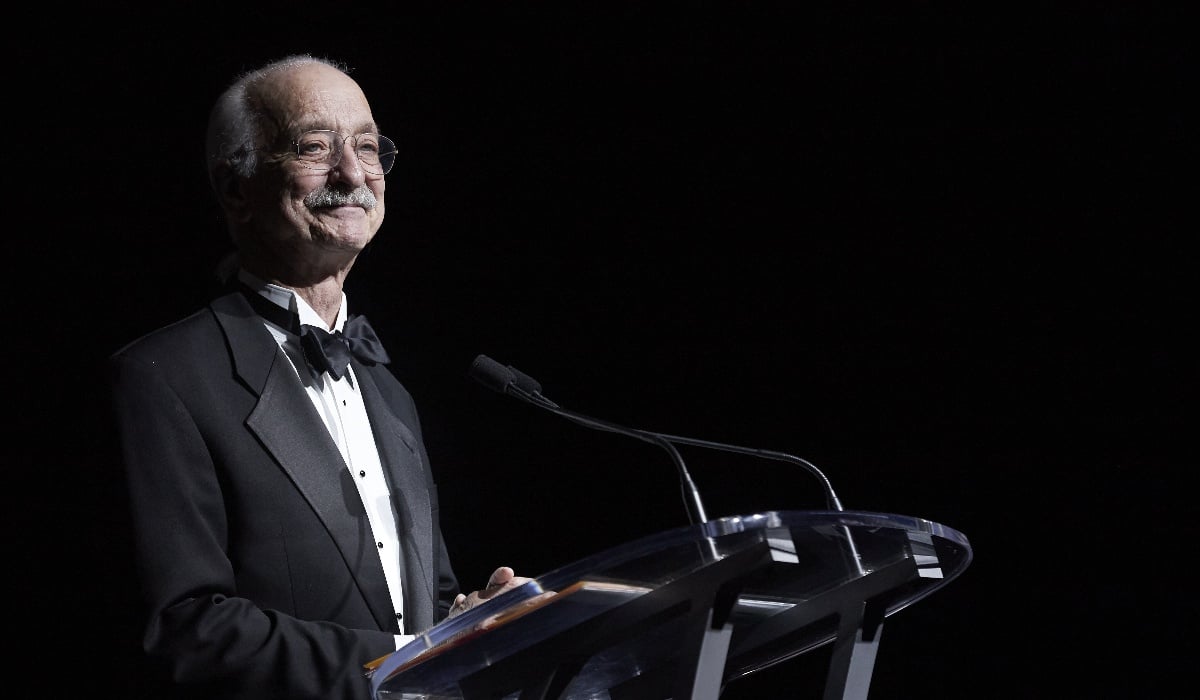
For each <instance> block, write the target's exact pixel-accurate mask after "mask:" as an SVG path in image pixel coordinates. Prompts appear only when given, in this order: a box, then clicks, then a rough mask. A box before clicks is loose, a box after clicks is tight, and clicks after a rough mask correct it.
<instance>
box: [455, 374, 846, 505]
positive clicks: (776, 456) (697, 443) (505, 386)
mask: <svg viewBox="0 0 1200 700" xmlns="http://www.w3.org/2000/svg"><path fill="white" fill-rule="evenodd" d="M471 376H473V377H474V378H475V379H476V380H478V381H479V382H480V383H482V384H483V385H484V386H487V387H488V388H490V389H492V390H494V391H499V392H500V393H502V394H509V395H511V396H515V397H516V398H519V399H521V400H523V401H526V402H528V403H531V404H533V405H535V406H539V407H541V408H545V409H547V410H550V411H553V412H555V413H559V414H560V415H565V416H566V417H567V418H570V419H571V420H575V421H576V422H579V423H582V424H583V425H589V426H590V427H597V428H601V429H605V430H613V432H623V433H625V434H627V435H633V437H637V438H639V439H643V440H647V441H650V442H655V443H656V444H659V445H662V444H663V443H666V444H667V445H668V446H672V447H670V449H669V450H668V451H669V452H671V453H672V456H673V457H674V458H675V460H676V464H677V465H678V466H679V468H680V471H681V474H682V476H683V477H684V479H685V485H687V484H690V483H691V477H690V476H688V475H687V471H686V468H685V467H684V466H683V461H682V458H681V457H678V456H677V455H678V451H677V450H675V449H674V447H673V445H674V444H680V445H691V446H693V447H702V448H705V449H712V450H721V451H724V452H732V453H736V454H742V455H748V456H752V457H760V458H763V459H773V460H778V461H782V462H788V463H791V464H796V465H799V466H801V467H803V468H804V469H805V470H807V471H808V472H809V473H811V474H812V475H813V476H815V477H816V478H817V480H818V481H820V482H821V486H822V487H823V489H824V491H825V500H826V503H827V504H828V505H829V508H830V510H836V511H844V510H845V509H844V508H843V507H842V502H841V499H839V498H838V496H837V493H835V492H834V490H833V484H832V483H831V482H830V481H829V477H827V476H825V474H824V472H822V471H821V470H820V469H818V468H817V466H816V465H815V464H813V463H812V462H810V461H808V460H806V459H803V458H801V457H797V456H795V455H790V454H787V453H785V452H775V451H773V450H763V449H758V448H754V447H742V446H740V445H729V444H725V443H720V442H712V441H709V440H699V439H696V438H689V437H683V436H679V435H668V434H666V433H655V432H650V431H645V430H633V429H630V428H620V427H618V426H613V425H611V424H607V423H606V424H603V426H602V425H597V424H598V423H600V421H596V420H595V419H590V418H586V417H584V416H579V415H578V414H570V415H568V413H569V412H567V411H564V410H563V409H562V408H560V407H559V406H558V404H556V403H554V402H553V401H551V400H550V399H548V398H546V397H545V396H542V393H541V392H542V385H541V384H539V383H538V382H537V380H535V379H533V377H530V376H529V375H527V374H525V373H524V372H521V371H520V370H518V369H516V368H515V367H512V366H511V365H509V366H504V365H501V364H500V363H498V362H496V361H495V360H492V359H491V358H489V357H487V356H485V355H480V356H479V357H477V358H475V362H474V363H473V364H472V365H471ZM585 421H586V422H585ZM660 441H661V442H660ZM691 488H692V489H694V488H695V486H694V485H692V486H691ZM694 498H695V500H696V502H697V504H698V503H699V495H696V496H694ZM701 512H702V511H701Z"/></svg>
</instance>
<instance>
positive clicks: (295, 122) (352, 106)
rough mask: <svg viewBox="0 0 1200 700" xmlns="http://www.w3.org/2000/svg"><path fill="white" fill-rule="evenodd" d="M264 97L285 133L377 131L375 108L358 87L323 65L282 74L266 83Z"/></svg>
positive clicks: (288, 70)
mask: <svg viewBox="0 0 1200 700" xmlns="http://www.w3.org/2000/svg"><path fill="white" fill-rule="evenodd" d="M261 96H262V100H263V107H264V108H265V109H266V111H267V112H269V113H271V114H273V115H274V117H275V122H276V123H277V124H278V125H279V127H280V129H281V131H283V132H285V133H287V132H292V133H294V132H296V131H303V130H306V129H315V128H321V129H333V130H335V131H342V132H358V131H362V130H364V129H367V130H370V129H373V127H374V119H373V118H372V116H371V106H370V104H368V102H367V97H366V95H364V94H363V91H362V89H361V88H360V87H359V86H358V83H356V82H354V80H353V79H351V78H350V77H349V76H347V75H346V74H345V73H342V72H341V71H339V70H336V69H334V68H331V67H329V66H326V65H323V64H319V63H314V64H303V65H300V66H293V67H290V68H287V69H284V70H281V71H280V72H279V73H278V74H277V75H273V76H271V77H270V78H268V79H267V80H265V81H264V83H263V85H262V90H261Z"/></svg>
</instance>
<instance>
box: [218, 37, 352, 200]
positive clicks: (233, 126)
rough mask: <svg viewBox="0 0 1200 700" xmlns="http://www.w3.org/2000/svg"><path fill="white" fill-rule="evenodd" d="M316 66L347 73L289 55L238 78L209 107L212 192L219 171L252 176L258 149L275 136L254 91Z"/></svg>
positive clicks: (313, 59) (334, 65)
mask: <svg viewBox="0 0 1200 700" xmlns="http://www.w3.org/2000/svg"><path fill="white" fill-rule="evenodd" d="M309 63H320V64H323V65H326V66H329V67H331V68H335V69H337V70H339V71H341V72H343V73H347V74H349V72H350V69H349V68H348V67H347V66H346V65H345V64H343V63H341V62H339V61H334V60H332V59H326V58H317V57H314V56H311V55H309V54H293V55H290V56H286V57H284V58H281V59H278V60H275V61H272V62H271V63H268V64H266V65H265V66H262V67H261V68H257V69H255V70H251V71H248V72H245V73H242V74H241V75H239V76H238V77H237V78H236V79H235V80H234V81H233V83H232V84H230V86H229V87H228V88H226V89H225V91H224V92H222V93H221V95H220V97H218V98H217V101H216V103H215V104H214V105H213V108H212V111H211V112H210V113H209V117H208V135H207V138H206V144H205V153H206V155H207V160H208V178H209V183H210V184H211V185H212V186H213V188H214V189H216V188H217V187H218V185H219V183H218V175H219V174H220V173H221V172H222V171H226V172H228V173H232V174H233V175H234V176H236V177H241V178H247V177H250V176H252V175H254V173H255V171H257V169H258V166H259V164H260V162H261V161H260V159H259V149H260V148H263V147H265V146H267V145H268V142H269V140H270V139H271V138H273V137H274V136H275V134H272V133H269V122H270V119H271V116H272V115H270V114H269V113H268V112H267V111H266V110H265V109H264V108H263V105H262V103H261V100H260V99H259V91H258V88H259V87H260V86H261V85H262V84H263V82H264V81H266V80H267V79H269V78H271V77H273V76H275V75H277V74H278V73H279V72H280V71H285V70H289V69H291V68H294V67H296V66H300V65H304V64H309Z"/></svg>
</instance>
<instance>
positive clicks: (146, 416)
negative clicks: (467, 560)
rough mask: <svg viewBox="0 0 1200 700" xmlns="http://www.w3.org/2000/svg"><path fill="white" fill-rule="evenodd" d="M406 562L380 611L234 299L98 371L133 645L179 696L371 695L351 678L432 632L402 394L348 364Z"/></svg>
mask: <svg viewBox="0 0 1200 700" xmlns="http://www.w3.org/2000/svg"><path fill="white" fill-rule="evenodd" d="M353 367H354V374H355V376H356V377H357V379H358V381H359V382H360V383H361V391H362V394H363V397H364V400H365V402H366V406H367V412H368V414H369V416H370V419H371V427H372V430H373V432H374V435H375V440H376V443H377V445H378V447H379V452H380V457H381V460H382V463H383V465H384V468H385V470H386V473H387V478H388V482H389V484H390V486H391V490H392V493H393V498H394V503H395V509H396V513H397V516H398V518H397V525H398V527H399V530H400V538H401V545H402V547H403V548H404V557H403V560H404V571H403V584H404V599H405V600H404V607H405V609H404V610H403V611H396V610H393V609H392V603H391V599H390V597H389V595H388V590H387V584H386V582H385V579H384V574H383V568H382V565H381V563H380V559H379V554H378V550H377V547H376V544H375V542H374V539H373V538H372V537H371V530H370V525H369V523H368V520H367V516H366V513H365V511H364V510H363V507H362V503H361V501H360V499H359V496H358V491H357V488H356V487H355V485H354V482H353V480H352V477H351V475H350V474H349V472H348V471H347V468H346V465H345V463H344V462H343V460H342V458H341V455H340V453H339V452H338V450H337V447H336V446H335V444H334V443H333V441H332V439H331V438H330V437H329V434H328V432H327V430H326V428H325V425H324V423H323V422H322V421H321V419H320V417H319V416H318V415H317V412H316V410H315V409H314V407H313V405H312V403H311V401H310V400H309V398H308V396H307V395H306V394H305V391H304V389H303V387H302V386H301V383H300V381H299V379H298V378H297V376H296V373H295V371H294V370H293V369H292V366H291V364H290V363H289V362H288V360H287V358H286V356H285V355H284V354H283V351H282V350H280V349H279V347H278V345H277V344H276V342H275V339H274V338H273V337H272V336H271V334H270V333H269V332H268V331H267V330H266V329H265V328H264V327H263V321H262V318H260V317H259V316H258V315H256V314H255V313H254V311H253V310H252V309H251V307H250V305H249V304H248V303H247V301H246V300H245V298H243V297H242V296H241V294H239V293H233V294H228V295H226V296H222V297H220V298H217V299H216V300H214V301H213V302H212V303H211V304H210V305H209V306H208V307H207V308H206V309H203V310H201V311H199V312H197V313H195V314H193V315H192V316H190V317H188V318H185V319H183V320H181V321H179V322H177V323H175V324H173V325H170V326H168V327H166V328H163V329H160V330H158V331H155V332H153V333H151V334H149V335H147V336H145V337H143V338H141V339H139V340H137V341H134V342H133V343H131V344H130V345H128V346H126V347H125V348H122V349H121V350H119V351H118V352H117V353H115V354H114V355H113V356H112V358H111V368H112V371H113V375H112V381H113V393H114V398H115V409H116V413H115V415H116V418H117V425H118V428H119V434H120V438H121V443H122V452H123V461H124V465H125V472H126V473H125V476H126V481H127V483H128V487H129V496H130V502H131V515H132V521H133V526H134V529H133V532H134V540H135V542H134V551H135V553H136V556H137V562H138V567H139V570H138V576H139V579H140V582H141V584H142V590H143V595H144V599H145V603H146V605H147V613H148V617H147V624H146V628H145V634H144V639H143V645H144V647H145V650H146V651H147V653H148V655H149V656H150V657H151V658H154V659H157V660H159V661H161V662H162V663H163V665H164V667H165V668H166V669H167V671H168V673H169V675H170V676H171V677H172V678H173V679H174V681H175V682H176V688H175V695H177V696H179V697H204V698H210V699H216V698H230V699H233V698H254V699H255V700H263V699H265V698H276V697H277V698H289V700H300V699H303V698H314V699H315V698H321V699H322V700H332V699H337V698H347V699H349V698H355V699H357V700H364V699H365V698H367V697H368V695H369V693H368V691H369V681H368V680H367V679H366V678H364V676H363V668H362V664H364V663H365V662H367V661H369V660H371V659H374V658H377V657H379V656H382V655H384V654H387V653H389V652H390V651H392V650H394V649H395V641H394V637H393V634H395V633H397V632H398V631H399V628H398V625H397V622H396V613H398V612H402V613H403V615H404V623H405V626H406V630H408V631H409V632H410V633H412V632H419V631H423V630H424V629H426V628H428V627H429V626H431V625H433V624H434V623H436V622H437V621H439V620H441V619H443V618H444V617H445V616H446V614H447V612H448V610H449V605H450V602H451V601H452V600H453V598H454V596H455V595H456V594H457V592H458V583H457V581H456V580H455V577H454V574H453V571H452V569H451V567H450V563H449V558H448V556H447V552H446V548H445V546H444V543H443V542H442V537H441V530H440V527H439V523H438V502H437V490H436V486H435V484H434V481H433V477H432V474H431V472H430V468H429V460H428V457H427V455H426V453H425V447H424V445H423V442H422V438H421V429H420V424H419V422H418V417H417V411H416V408H415V406H414V404H413V401H412V398H411V397H410V396H409V394H408V392H407V391H406V390H405V389H404V387H403V386H401V384H400V383H399V382H398V381H397V380H396V379H395V377H394V376H393V375H392V374H391V372H390V371H389V370H388V369H387V368H386V367H384V366H381V365H377V366H371V367H368V366H365V365H363V364H361V363H358V362H357V361H355V363H354V365H353Z"/></svg>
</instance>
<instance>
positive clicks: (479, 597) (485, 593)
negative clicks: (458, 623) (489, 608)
mask: <svg viewBox="0 0 1200 700" xmlns="http://www.w3.org/2000/svg"><path fill="white" fill-rule="evenodd" d="M531 580H532V579H530V578H528V577H526V576H517V575H516V574H515V573H514V572H513V570H512V568H511V567H508V566H502V567H500V568H499V569H496V570H495V571H493V572H492V575H491V576H490V577H488V582H487V587H485V588H484V589H483V590H481V591H472V592H471V593H469V594H467V595H463V594H462V593H459V594H458V596H457V597H456V598H455V599H454V604H453V605H451V606H450V617H454V616H456V615H461V614H462V613H464V612H466V611H468V610H470V609H471V608H473V607H475V606H476V605H479V604H480V603H483V602H485V601H488V600H491V599H492V598H495V597H496V596H498V595H500V594H502V593H505V592H507V591H511V590H512V589H514V588H517V587H519V586H523V585H525V584H526V583H529V581H531Z"/></svg>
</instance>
